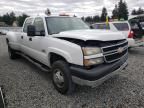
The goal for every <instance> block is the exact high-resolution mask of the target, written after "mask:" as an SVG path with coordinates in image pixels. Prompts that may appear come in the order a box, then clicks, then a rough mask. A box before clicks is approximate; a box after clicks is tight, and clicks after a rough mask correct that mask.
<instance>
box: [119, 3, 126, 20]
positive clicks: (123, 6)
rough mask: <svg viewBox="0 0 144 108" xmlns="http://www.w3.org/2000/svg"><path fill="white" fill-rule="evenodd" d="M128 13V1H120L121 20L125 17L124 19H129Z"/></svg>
mask: <svg viewBox="0 0 144 108" xmlns="http://www.w3.org/2000/svg"><path fill="white" fill-rule="evenodd" d="M128 14H129V12H128V7H127V4H126V2H123V1H122V0H120V2H119V3H118V19H119V20H120V19H121V18H123V19H124V20H127V19H128Z"/></svg>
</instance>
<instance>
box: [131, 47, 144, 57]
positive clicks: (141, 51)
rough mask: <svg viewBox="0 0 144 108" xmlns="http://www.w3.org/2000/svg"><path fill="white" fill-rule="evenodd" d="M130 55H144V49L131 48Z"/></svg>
mask: <svg viewBox="0 0 144 108" xmlns="http://www.w3.org/2000/svg"><path fill="white" fill-rule="evenodd" d="M129 54H131V55H144V47H136V48H131V49H130V50H129Z"/></svg>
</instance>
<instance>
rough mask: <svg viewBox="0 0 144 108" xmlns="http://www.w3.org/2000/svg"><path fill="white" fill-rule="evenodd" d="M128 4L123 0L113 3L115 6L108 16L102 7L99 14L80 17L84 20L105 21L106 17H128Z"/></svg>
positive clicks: (125, 18)
mask: <svg viewBox="0 0 144 108" xmlns="http://www.w3.org/2000/svg"><path fill="white" fill-rule="evenodd" d="M128 15H129V12H128V6H127V3H126V2H125V1H123V0H120V1H119V2H118V4H116V5H115V8H114V9H113V11H112V16H111V17H109V16H108V12H107V9H106V8H105V7H103V9H102V13H101V15H100V16H99V15H96V16H88V17H82V19H83V20H84V21H86V22H104V21H106V17H107V16H108V18H109V19H110V18H112V19H118V20H120V19H124V20H127V19H128Z"/></svg>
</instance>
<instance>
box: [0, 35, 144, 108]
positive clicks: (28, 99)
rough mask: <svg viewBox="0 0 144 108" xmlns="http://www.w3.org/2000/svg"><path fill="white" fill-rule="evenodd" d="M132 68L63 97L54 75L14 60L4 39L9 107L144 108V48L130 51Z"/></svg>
mask: <svg viewBox="0 0 144 108" xmlns="http://www.w3.org/2000/svg"><path fill="white" fill-rule="evenodd" d="M128 62H129V66H128V68H127V69H126V70H125V71H122V72H121V73H120V74H119V75H117V76H115V77H113V78H111V79H109V80H107V81H105V82H104V83H103V84H102V85H100V86H98V87H96V88H91V87H85V86H83V87H82V86H77V88H76V91H75V93H74V94H73V95H70V96H64V95H61V94H59V93H58V92H57V91H56V90H55V89H54V87H53V85H52V82H51V78H50V74H49V73H46V72H42V71H41V70H40V69H39V68H38V67H36V66H35V65H33V64H32V63H30V62H28V61H27V60H25V59H23V58H21V59H17V60H14V61H12V60H10V59H9V58H8V53H7V46H6V43H5V38H4V36H0V86H2V87H3V91H4V92H5V99H6V103H7V107H8V108H144V83H143V80H144V48H137V49H132V50H131V51H130V52H129V60H128Z"/></svg>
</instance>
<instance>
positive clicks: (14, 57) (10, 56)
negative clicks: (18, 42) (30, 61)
mask: <svg viewBox="0 0 144 108" xmlns="http://www.w3.org/2000/svg"><path fill="white" fill-rule="evenodd" d="M8 53H9V58H10V59H17V58H18V57H19V55H18V54H16V52H15V51H14V50H13V49H12V48H11V47H10V46H9V45H8Z"/></svg>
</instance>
